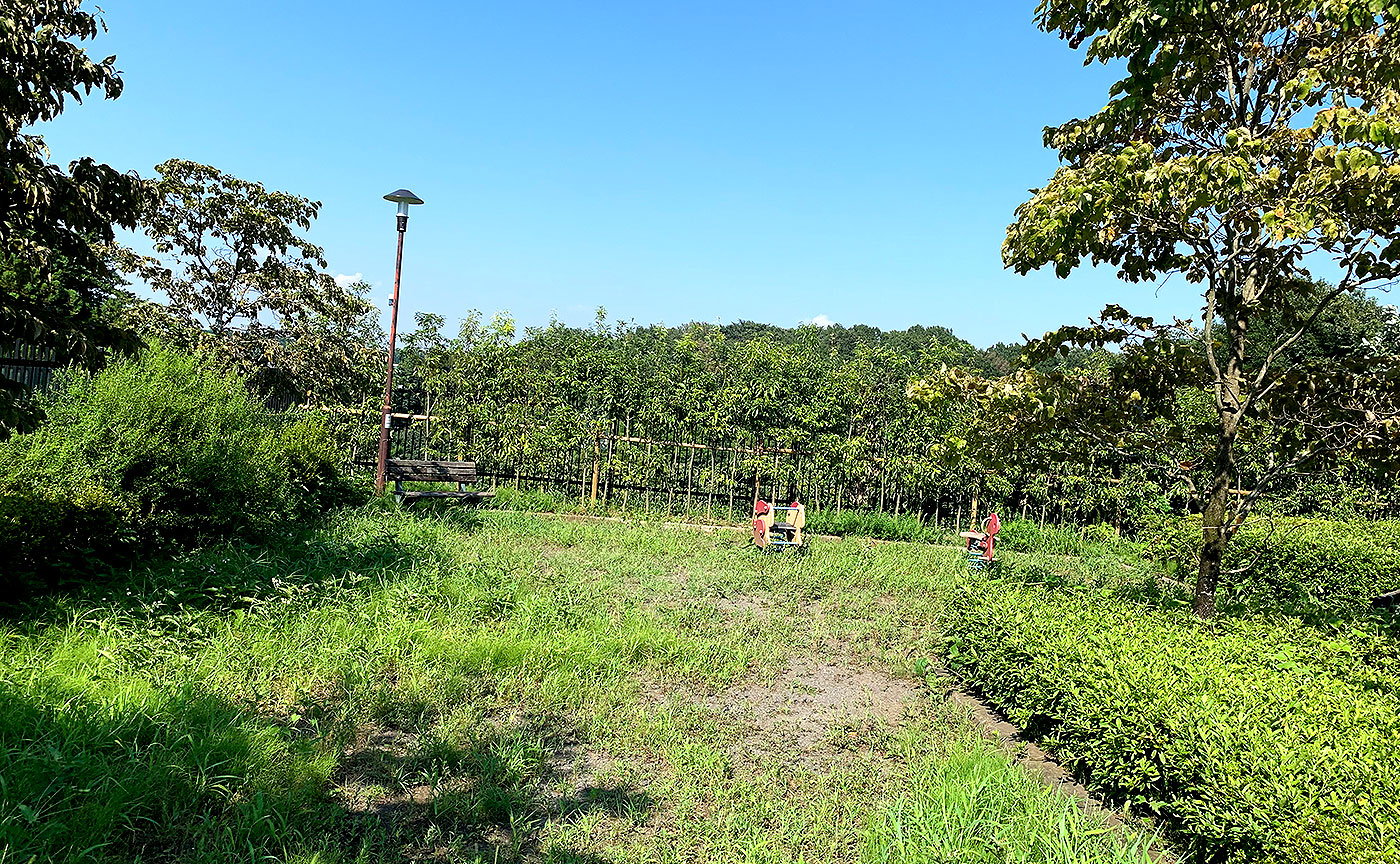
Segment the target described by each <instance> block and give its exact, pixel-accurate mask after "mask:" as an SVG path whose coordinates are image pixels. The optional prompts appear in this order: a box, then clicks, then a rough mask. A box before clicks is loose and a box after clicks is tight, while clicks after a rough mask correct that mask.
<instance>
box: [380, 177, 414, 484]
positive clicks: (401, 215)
mask: <svg viewBox="0 0 1400 864" xmlns="http://www.w3.org/2000/svg"><path fill="white" fill-rule="evenodd" d="M384 200H385V201H392V202H393V203H394V204H396V205H397V206H398V211H399V212H398V223H399V225H398V227H399V251H398V254H397V255H396V256H395V258H394V297H393V299H392V300H390V301H389V302H390V304H391V308H390V311H389V371H388V373H387V374H385V376H384V412H383V416H382V417H381V418H380V420H381V421H382V422H381V423H380V424H379V459H378V461H377V462H376V463H375V466H374V494H375V495H383V494H384V483H385V480H386V476H385V475H386V473H387V468H388V464H389V413H390V412H391V411H393V410H394V409H393V398H394V347H395V346H394V343H395V341H396V339H397V337H398V329H399V274H401V273H402V272H403V235H404V232H406V231H407V230H408V208H409V205H411V204H422V203H423V199H422V198H419V197H418V196H417V195H414V194H413V193H412V192H410V191H408V190H407V189H398V190H396V191H394V192H390V193H389V194H388V195H385V196H384ZM425 444H426V442H425Z"/></svg>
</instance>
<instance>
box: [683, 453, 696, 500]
mask: <svg viewBox="0 0 1400 864" xmlns="http://www.w3.org/2000/svg"><path fill="white" fill-rule="evenodd" d="M694 478H695V448H694V447H692V448H691V449H690V462H689V463H688V464H687V465H686V466H685V512H686V513H689V512H690V491H691V487H692V485H693V483H694Z"/></svg>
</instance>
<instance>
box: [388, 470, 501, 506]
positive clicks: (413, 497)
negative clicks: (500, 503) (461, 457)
mask: <svg viewBox="0 0 1400 864" xmlns="http://www.w3.org/2000/svg"><path fill="white" fill-rule="evenodd" d="M384 478H385V479H386V480H392V481H394V497H395V498H397V499H398V500H399V503H401V504H405V505H407V504H412V503H413V502H414V501H418V500H421V499H424V498H445V499H454V498H455V499H457V500H459V501H481V500H483V499H486V498H491V497H494V496H495V494H496V493H495V492H491V491H487V492H475V491H472V490H470V489H467V488H466V487H467V484H475V483H477V482H478V479H479V478H478V476H477V473H476V463H475V462H438V461H433V460H428V459H390V460H389V461H388V462H386V463H385V465H384ZM404 483H456V484H457V491H456V492H446V491H440V490H434V491H423V492H418V491H411V490H407V489H404V488H403V484H404Z"/></svg>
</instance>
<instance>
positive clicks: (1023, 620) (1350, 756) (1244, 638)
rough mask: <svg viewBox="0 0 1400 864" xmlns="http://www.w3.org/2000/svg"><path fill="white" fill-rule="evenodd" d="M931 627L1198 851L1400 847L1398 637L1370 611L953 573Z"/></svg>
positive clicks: (1011, 711)
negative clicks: (1208, 604) (1305, 608)
mask: <svg viewBox="0 0 1400 864" xmlns="http://www.w3.org/2000/svg"><path fill="white" fill-rule="evenodd" d="M942 627H943V628H944V633H945V636H946V639H947V643H946V653H947V658H948V661H949V664H950V665H951V666H952V668H954V669H955V670H956V671H957V672H958V673H959V674H960V675H962V676H964V678H965V679H966V680H967V681H969V682H970V683H972V684H973V685H975V686H976V687H977V688H979V689H980V690H981V691H982V692H983V693H985V694H986V695H987V696H988V697H989V698H990V699H991V700H992V701H993V702H995V703H996V704H997V705H998V706H999V707H1001V708H1002V709H1003V710H1005V711H1006V712H1007V714H1008V715H1009V716H1010V717H1011V719H1012V720H1013V722H1015V723H1016V724H1017V725H1019V726H1021V727H1022V728H1024V729H1026V730H1028V731H1029V732H1030V733H1031V734H1032V735H1035V736H1037V737H1039V739H1040V740H1041V741H1042V742H1043V743H1044V744H1045V745H1046V747H1047V749H1049V750H1050V751H1051V752H1053V753H1054V754H1055V755H1056V756H1057V757H1058V758H1059V760H1060V761H1061V762H1062V763H1063V764H1065V765H1066V766H1068V767H1070V768H1072V769H1073V770H1075V771H1076V773H1079V774H1080V775H1081V776H1085V777H1087V778H1089V780H1090V783H1091V785H1093V786H1095V787H1097V788H1098V789H1099V790H1100V791H1102V792H1104V793H1105V794H1107V795H1108V796H1110V797H1113V798H1119V799H1122V800H1124V801H1126V802H1128V803H1129V804H1131V805H1132V807H1133V809H1134V810H1136V811H1138V812H1139V813H1143V814H1150V815H1156V816H1159V817H1161V818H1163V819H1164V820H1166V821H1167V823H1168V824H1170V825H1171V826H1173V827H1174V828H1175V829H1177V830H1178V831H1179V832H1181V836H1182V837H1183V838H1184V844H1185V845H1186V846H1187V847H1188V848H1190V849H1191V851H1192V852H1193V853H1195V854H1197V855H1198V856H1199V859H1198V860H1205V861H1268V862H1285V861H1287V862H1293V864H1336V862H1356V864H1361V862H1374V861H1396V860H1400V838H1397V835H1396V833H1395V826H1396V825H1397V824H1400V751H1397V750H1396V747H1395V740H1396V735H1397V732H1400V692H1397V690H1396V686H1395V681H1396V675H1397V673H1400V655H1397V653H1396V650H1395V643H1394V641H1393V640H1391V639H1389V638H1387V637H1386V636H1384V635H1383V633H1381V632H1378V631H1376V630H1375V629H1374V628H1370V627H1367V626H1363V625H1357V626H1355V627H1353V628H1352V629H1348V630H1343V631H1340V632H1328V631H1327V630H1322V629H1313V628H1310V627H1307V626H1302V625H1299V624H1297V623H1296V622H1289V621H1288V620H1286V619H1285V620H1284V621H1282V622H1270V623H1265V622H1264V621H1263V620H1262V619H1253V620H1248V619H1235V620H1231V621H1228V622H1218V623H1216V624H1213V625H1211V624H1205V623H1201V622H1199V620H1197V619H1193V618H1192V617H1190V616H1188V615H1186V613H1185V611H1184V610H1182V611H1179V612H1176V613H1166V612H1160V611H1157V610H1154V609H1151V608H1148V607H1144V606H1140V605H1137V604H1134V603H1127V602H1123V601H1122V600H1121V598H1119V597H1117V596H1112V597H1110V598H1109V599H1106V598H1105V597H1104V596H1103V595H1102V594H1101V593H1100V591H1098V590H1090V589H1087V588H1084V589H1079V590H1073V589H1072V588H1060V589H1052V588H1044V587H1036V586H1031V585H1023V584H1017V583H1014V582H1003V581H995V580H990V581H985V582H980V583H979V582H972V583H970V584H967V585H965V586H963V587H961V588H959V589H958V590H957V592H956V594H955V597H954V598H953V600H952V602H951V603H950V605H949V610H948V614H947V615H946V616H945V617H944V620H943V622H942Z"/></svg>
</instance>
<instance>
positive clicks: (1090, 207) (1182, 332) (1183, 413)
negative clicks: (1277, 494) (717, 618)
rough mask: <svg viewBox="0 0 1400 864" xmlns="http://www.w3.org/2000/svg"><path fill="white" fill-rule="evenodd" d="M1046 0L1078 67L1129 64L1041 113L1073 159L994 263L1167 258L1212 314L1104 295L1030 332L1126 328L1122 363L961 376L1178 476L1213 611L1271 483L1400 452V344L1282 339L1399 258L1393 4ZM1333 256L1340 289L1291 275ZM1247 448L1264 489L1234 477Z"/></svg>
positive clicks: (1388, 270) (1045, 427)
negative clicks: (1069, 318)
mask: <svg viewBox="0 0 1400 864" xmlns="http://www.w3.org/2000/svg"><path fill="white" fill-rule="evenodd" d="M1037 15H1038V23H1039V25H1040V26H1041V28H1042V29H1044V30H1046V31H1048V32H1056V33H1058V34H1059V35H1060V36H1061V37H1062V38H1064V39H1066V40H1067V41H1069V43H1070V44H1071V46H1073V47H1078V46H1080V45H1085V46H1087V47H1086V63H1087V62H1092V61H1100V62H1104V63H1110V62H1119V61H1122V62H1125V63H1126V68H1127V75H1126V77H1125V78H1123V79H1122V80H1121V81H1119V82H1118V83H1116V84H1115V85H1113V87H1112V88H1111V90H1110V101H1109V103H1108V105H1107V106H1106V107H1105V108H1104V109H1103V110H1101V111H1099V112H1098V113H1096V114H1094V115H1092V116H1090V117H1088V118H1085V119H1077V120H1072V121H1070V122H1068V123H1065V124H1064V125H1062V126H1058V127H1053V128H1049V129H1047V130H1046V132H1045V144H1046V146H1048V147H1051V148H1053V149H1055V150H1056V151H1058V153H1059V155H1060V158H1061V160H1062V162H1063V165H1062V166H1061V167H1060V168H1059V169H1058V170H1057V171H1056V172H1055V175H1054V176H1053V177H1052V178H1051V179H1050V181H1049V183H1047V184H1046V185H1045V186H1044V187H1043V188H1041V189H1038V190H1035V191H1034V193H1033V197H1032V198H1031V199H1030V200H1029V201H1027V202H1026V203H1024V204H1022V205H1021V206H1020V207H1019V208H1018V209H1017V211H1016V221H1015V222H1014V223H1013V224H1012V225H1011V227H1010V228H1009V229H1008V231H1007V237H1006V242H1005V244H1004V246H1003V260H1004V261H1005V263H1006V265H1007V266H1008V267H1011V268H1014V269H1015V270H1017V271H1018V272H1020V273H1025V272H1028V271H1030V270H1033V269H1037V268H1040V267H1044V266H1053V267H1054V268H1055V272H1056V274H1057V275H1059V276H1061V277H1065V276H1068V275H1069V273H1070V272H1071V271H1072V270H1073V269H1074V268H1075V267H1077V266H1079V265H1080V264H1081V263H1082V262H1084V261H1092V262H1093V263H1095V264H1110V265H1112V266H1114V267H1116V268H1117V269H1118V273H1119V275H1120V277H1122V278H1124V279H1127V280H1129V281H1135V282H1141V281H1150V280H1157V279H1159V278H1161V277H1163V276H1165V275H1169V274H1176V275H1178V276H1179V277H1181V278H1184V279H1185V280H1186V281H1187V282H1189V283H1191V284H1198V285H1200V286H1202V300H1203V304H1202V309H1201V313H1200V316H1199V318H1198V319H1196V320H1195V321H1189V320H1187V321H1172V322H1165V323H1164V322H1157V321H1153V320H1152V319H1150V318H1145V317H1141V316H1134V315H1132V314H1131V313H1129V312H1128V311H1127V310H1125V309H1123V308H1122V307H1120V306H1116V305H1111V306H1109V307H1108V308H1107V309H1106V310H1105V311H1104V314H1103V315H1102V316H1101V317H1100V318H1099V319H1098V320H1097V321H1095V322H1092V323H1091V324H1090V326H1087V327H1079V326H1072V327H1064V328H1061V329H1059V330H1057V331H1055V332H1053V333H1049V334H1046V336H1045V337H1044V338H1043V339H1040V340H1037V341H1035V342H1033V343H1032V344H1031V346H1030V347H1029V349H1028V356H1027V358H1026V360H1027V361H1028V362H1032V363H1033V362H1036V361H1043V360H1045V359H1047V358H1049V357H1052V356H1054V355H1055V354H1057V353H1064V352H1066V351H1068V350H1069V349H1070V348H1072V347H1075V346H1078V347H1089V348H1101V347H1105V346H1113V347H1114V348H1115V349H1116V350H1118V351H1120V352H1121V355H1122V359H1121V362H1119V363H1117V364H1115V365H1114V366H1113V368H1112V369H1111V370H1106V371H1105V372H1104V373H1103V374H1101V375H1098V376H1089V377H1086V376H1074V375H1065V374H1060V373H1051V374H1049V375H1045V374H1037V373H1032V372H1029V371H1022V372H1020V373H1018V375H1017V376H1016V377H1015V378H1014V379H1010V380H1008V381H1005V382H1002V383H1001V384H998V385H995V386H987V385H985V384H984V383H983V382H978V381H971V380H962V381H958V380H956V376H954V378H952V379H950V381H949V383H951V384H953V385H957V386H960V387H961V388H962V389H963V390H964V391H966V392H973V393H981V394H982V395H983V396H984V397H985V398H987V399H989V400H991V401H993V402H995V401H998V400H1000V401H1003V402H1004V401H1006V400H1011V401H1012V402H1015V403H1018V405H1019V407H1020V408H1021V409H1023V411H1024V412H1025V414H1024V416H1026V417H1028V418H1033V419H1032V420H1031V421H1030V424H1029V425H1031V426H1039V427H1041V429H1042V431H1043V432H1044V433H1045V434H1047V435H1050V434H1058V435H1059V437H1060V441H1061V443H1068V439H1071V438H1074V439H1079V440H1081V441H1093V442H1096V443H1097V445H1099V446H1100V447H1102V448H1105V449H1107V450H1108V451H1109V452H1111V453H1113V454H1115V455H1117V456H1119V457H1120V458H1124V459H1129V460H1135V461H1138V462H1145V463H1151V464H1155V465H1156V466H1157V467H1158V468H1160V470H1161V472H1162V473H1163V475H1164V476H1166V477H1167V478H1169V479H1170V481H1172V482H1176V483H1178V484H1180V485H1181V486H1182V487H1183V488H1184V489H1185V490H1186V491H1187V493H1188V494H1189V496H1190V498H1191V499H1192V500H1193V501H1194V502H1195V503H1196V505H1197V506H1198V507H1199V508H1200V509H1201V510H1202V511H1203V514H1204V530H1203V535H1204V536H1203V544H1202V549H1201V554H1200V560H1199V567H1198V574H1197V580H1196V592H1195V595H1196V596H1195V611H1196V612H1197V613H1198V614H1200V615H1202V616H1209V615H1211V614H1213V611H1214V603H1215V601H1214V598H1215V590H1216V586H1217V584H1218V582H1219V579H1220V577H1221V560H1222V555H1223V552H1224V550H1225V547H1226V544H1228V542H1229V540H1230V538H1231V536H1232V535H1233V533H1234V532H1235V530H1236V529H1237V527H1238V525H1239V524H1240V522H1241V521H1242V519H1243V518H1244V516H1245V515H1246V514H1248V513H1249V512H1250V510H1251V508H1252V507H1253V506H1254V504H1255V503H1256V502H1257V500H1258V497H1259V496H1260V495H1261V494H1263V493H1264V492H1265V491H1267V490H1268V489H1269V488H1271V487H1272V486H1274V485H1276V484H1278V483H1279V482H1281V481H1282V480H1283V479H1284V478H1286V477H1288V476H1290V475H1291V474H1292V473H1294V472H1296V471H1298V470H1300V469H1303V468H1306V467H1308V466H1315V465H1318V464H1321V463H1323V462H1325V461H1326V460H1328V459H1334V458H1337V459H1340V458H1347V457H1349V456H1359V455H1368V454H1369V455H1381V454H1384V453H1386V451H1387V444H1388V442H1389V441H1390V440H1391V439H1392V433H1393V432H1394V431H1395V430H1396V428H1397V423H1400V401H1397V387H1398V386H1400V362H1397V358H1396V357H1395V356H1394V355H1393V354H1389V353H1384V354H1382V353H1378V352H1377V351H1376V350H1373V348H1371V347H1367V346H1362V345H1347V346H1337V348H1336V351H1335V352H1334V354H1335V356H1334V357H1332V358H1330V359H1329V360H1328V361H1327V362H1326V363H1314V362H1295V357H1294V356H1293V355H1292V354H1291V352H1292V350H1293V349H1294V347H1295V346H1297V345H1299V344H1300V342H1301V341H1302V340H1304V339H1306V338H1308V334H1309V333H1311V332H1313V331H1314V330H1315V328H1316V326H1317V324H1318V322H1319V321H1320V320H1322V319H1323V318H1324V316H1326V315H1327V314H1328V310H1329V309H1331V308H1333V307H1334V306H1335V305H1336V304H1337V303H1338V302H1339V301H1342V299H1343V298H1345V297H1348V296H1355V295H1358V294H1359V293H1360V292H1363V291H1365V290H1366V289H1368V288H1375V287H1381V286H1384V285H1386V284H1388V283H1389V282H1390V281H1392V280H1393V279H1395V278H1396V276H1397V275H1398V274H1400V264H1397V262H1398V261H1400V226H1397V221H1396V220H1397V214H1400V154H1397V152H1396V147H1397V144H1400V89H1397V87H1396V81H1397V72H1400V35H1397V34H1396V32H1395V26H1396V24H1397V22H1400V6H1397V5H1396V4H1387V3H1380V4H1377V3H1371V2H1361V0H1329V2H1286V3H1264V4H1261V3H1255V2H1222V0H1210V2H1204V0H1169V2H1165V3H1164V2H1155V0H1154V2H1148V0H1120V2H1112V3H1096V4H1088V5H1086V4H1084V3H1081V2H1077V0H1043V2H1042V3H1041V4H1040V6H1039V7H1038V10H1037ZM1324 261H1325V262H1329V264H1330V267H1331V268H1332V269H1334V270H1335V271H1336V272H1337V273H1338V274H1339V275H1338V277H1337V279H1336V282H1335V284H1334V285H1333V286H1331V287H1330V288H1329V289H1327V290H1324V291H1300V290H1298V286H1299V284H1300V283H1306V282H1307V281H1308V280H1309V279H1310V278H1311V276H1312V272H1311V268H1313V267H1316V266H1318V265H1319V264H1321V263H1323V262H1324ZM1261 320H1267V321H1269V322H1271V324H1272V325H1273V326H1271V327H1268V328H1257V327H1256V323H1257V322H1260V321H1261ZM1183 387H1185V388H1187V389H1186V390H1183V389H1182V388H1183ZM1190 388H1199V392H1202V393H1203V394H1204V398H1203V399H1197V398H1196V397H1195V396H1194V395H1193V393H1192V391H1191V390H1190ZM935 389H936V388H935ZM1006 407H1010V406H1006ZM1246 452H1247V453H1248V454H1249V458H1250V459H1253V460H1254V461H1255V462H1256V463H1257V466H1256V467H1257V470H1256V471H1255V474H1254V482H1255V484H1256V485H1255V488H1254V489H1252V490H1248V492H1249V494H1237V493H1235V491H1234V490H1235V489H1236V488H1237V486H1236V484H1237V481H1238V478H1239V475H1240V460H1241V458H1242V454H1244V453H1246Z"/></svg>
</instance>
